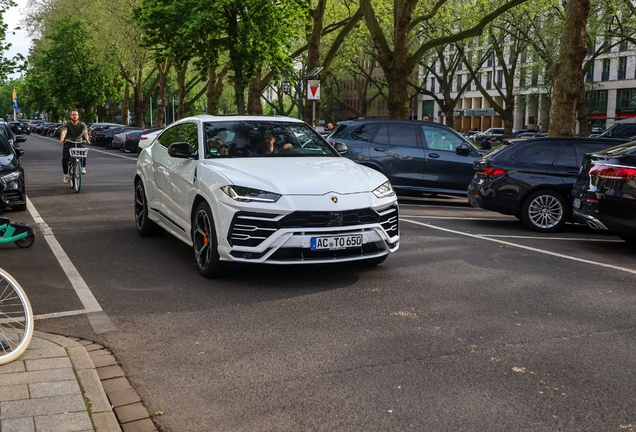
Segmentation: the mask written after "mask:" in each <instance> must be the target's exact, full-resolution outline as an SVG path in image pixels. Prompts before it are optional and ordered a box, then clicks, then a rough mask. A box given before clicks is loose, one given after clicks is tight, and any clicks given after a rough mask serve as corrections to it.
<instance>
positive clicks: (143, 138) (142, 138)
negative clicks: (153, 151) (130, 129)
mask: <svg viewBox="0 0 636 432" xmlns="http://www.w3.org/2000/svg"><path fill="white" fill-rule="evenodd" d="M139 139H140V140H145V139H148V137H144V136H142V137H141V138H139Z"/></svg>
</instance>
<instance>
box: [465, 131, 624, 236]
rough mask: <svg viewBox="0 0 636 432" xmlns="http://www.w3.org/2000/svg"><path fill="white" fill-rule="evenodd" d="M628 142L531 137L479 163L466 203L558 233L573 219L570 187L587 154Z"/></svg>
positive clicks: (504, 148) (484, 157)
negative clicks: (512, 216) (511, 216)
mask: <svg viewBox="0 0 636 432" xmlns="http://www.w3.org/2000/svg"><path fill="white" fill-rule="evenodd" d="M624 142H626V140H619V139H602V138H575V137H572V138H563V137H557V138H530V139H528V140H521V141H519V142H516V143H515V144H514V145H507V146H501V147H498V148H496V149H494V150H492V151H490V152H488V153H486V154H485V155H482V156H480V157H479V158H477V159H475V162H474V164H473V166H474V170H475V176H474V178H473V180H472V182H471V183H470V185H469V186H468V201H469V203H470V204H472V205H473V206H475V207H480V208H484V209H487V210H493V211H496V212H499V213H503V214H508V215H514V216H516V217H517V218H519V219H521V220H522V221H523V222H524V223H525V224H526V226H528V227H529V228H531V229H533V230H535V231H539V232H555V231H559V230H560V229H561V228H563V225H564V224H565V223H566V222H567V221H570V220H572V219H573V217H572V211H571V204H572V200H571V192H572V186H573V185H574V182H575V181H576V177H577V175H578V173H579V166H580V165H581V163H582V161H583V159H584V157H585V154H586V153H590V152H596V151H600V150H604V149H606V148H608V147H613V146H615V145H617V144H622V143H624Z"/></svg>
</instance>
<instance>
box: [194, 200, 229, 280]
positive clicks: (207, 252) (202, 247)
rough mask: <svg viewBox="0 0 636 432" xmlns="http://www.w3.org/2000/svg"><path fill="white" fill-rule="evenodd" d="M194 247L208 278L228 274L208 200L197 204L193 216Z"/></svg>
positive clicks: (201, 270) (199, 263)
mask: <svg viewBox="0 0 636 432" xmlns="http://www.w3.org/2000/svg"><path fill="white" fill-rule="evenodd" d="M192 249H193V250H194V258H195V260H196V262H197V267H198V268H199V273H201V274H202V275H203V276H204V277H206V278H217V277H220V276H225V275H226V274H227V267H226V265H225V264H224V263H222V262H221V261H220V259H219V245H218V242H217V239H216V230H215V228H214V219H213V217H212V211H211V210H210V206H209V205H208V203H207V202H205V201H203V202H202V203H200V204H199V205H198V206H197V209H196V211H195V212H194V215H193V217H192Z"/></svg>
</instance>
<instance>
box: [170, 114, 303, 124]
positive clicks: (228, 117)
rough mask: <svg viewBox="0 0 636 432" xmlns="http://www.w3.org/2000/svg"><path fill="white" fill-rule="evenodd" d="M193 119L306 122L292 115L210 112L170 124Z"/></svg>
mask: <svg viewBox="0 0 636 432" xmlns="http://www.w3.org/2000/svg"><path fill="white" fill-rule="evenodd" d="M192 120H200V121H204V122H206V121H285V122H292V123H304V122H303V121H302V120H299V119H295V118H292V117H285V116H259V115H234V114H232V115H220V116H218V115H216V116H215V115H209V114H200V115H196V116H191V117H186V118H183V119H181V120H177V121H176V122H174V123H171V124H170V126H172V125H175V124H178V123H184V122H188V121H192Z"/></svg>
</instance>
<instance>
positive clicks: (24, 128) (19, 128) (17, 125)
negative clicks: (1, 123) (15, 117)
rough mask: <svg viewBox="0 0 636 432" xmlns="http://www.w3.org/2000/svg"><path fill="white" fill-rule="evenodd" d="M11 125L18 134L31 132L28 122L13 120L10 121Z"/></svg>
mask: <svg viewBox="0 0 636 432" xmlns="http://www.w3.org/2000/svg"><path fill="white" fill-rule="evenodd" d="M9 125H11V130H12V131H13V133H14V134H16V135H21V134H29V133H30V132H29V126H28V125H27V124H26V123H22V122H11V123H9Z"/></svg>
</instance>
